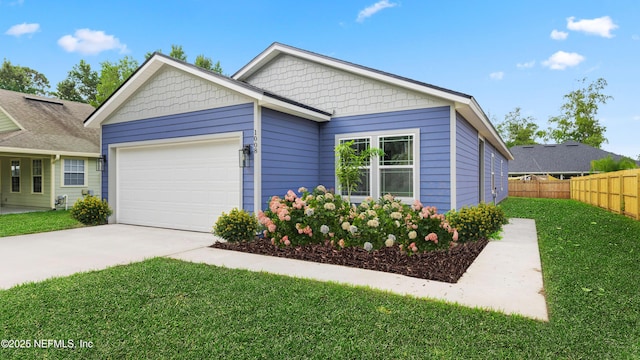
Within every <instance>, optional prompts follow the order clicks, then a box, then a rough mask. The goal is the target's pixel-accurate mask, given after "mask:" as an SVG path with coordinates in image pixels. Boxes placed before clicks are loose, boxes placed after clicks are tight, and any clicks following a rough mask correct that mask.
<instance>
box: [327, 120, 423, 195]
mask: <svg viewBox="0 0 640 360" xmlns="http://www.w3.org/2000/svg"><path fill="white" fill-rule="evenodd" d="M388 136H413V197H411V198H409V197H397V199H399V200H400V201H402V202H403V203H406V204H411V203H413V201H414V200H415V199H420V129H399V130H383V131H369V132H358V133H345V134H338V135H336V136H335V144H334V145H335V146H337V145H338V144H340V141H342V140H347V141H348V140H351V139H363V138H369V139H370V146H371V147H374V148H379V147H380V138H381V137H388ZM370 169H371V171H369V183H370V185H371V187H370V191H371V194H370V196H371V197H373V198H374V199H378V198H380V197H381V196H383V195H384V194H381V193H380V187H381V186H380V161H379V157H377V156H376V157H375V159H373V160H372V161H371V166H370ZM334 181H335V184H336V193H337V194H339V195H340V196H346V194H342V193H341V191H340V190H339V188H338V177H337V176H336V175H335V171H334ZM366 197H367V196H351V199H350V201H351V202H354V203H360V202H363V201H364V199H365V198H366Z"/></svg>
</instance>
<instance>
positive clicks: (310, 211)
mask: <svg viewBox="0 0 640 360" xmlns="http://www.w3.org/2000/svg"><path fill="white" fill-rule="evenodd" d="M313 213H314V210H313V208H308V209H307V210H305V211H304V214H305V215H307V216H313Z"/></svg>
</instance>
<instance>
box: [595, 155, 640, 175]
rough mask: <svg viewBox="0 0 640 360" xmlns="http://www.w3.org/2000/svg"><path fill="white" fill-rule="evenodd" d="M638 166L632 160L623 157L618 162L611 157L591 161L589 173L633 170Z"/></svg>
mask: <svg viewBox="0 0 640 360" xmlns="http://www.w3.org/2000/svg"><path fill="white" fill-rule="evenodd" d="M637 167H638V165H637V164H636V162H635V161H633V159H631V158H629V157H626V156H623V157H622V158H620V160H617V161H616V160H614V159H613V158H612V157H611V155H609V156H607V157H605V158H602V159H598V160H592V161H591V172H611V171H620V170H627V169H635V168H637Z"/></svg>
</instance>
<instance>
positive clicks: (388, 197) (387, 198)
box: [382, 194, 393, 201]
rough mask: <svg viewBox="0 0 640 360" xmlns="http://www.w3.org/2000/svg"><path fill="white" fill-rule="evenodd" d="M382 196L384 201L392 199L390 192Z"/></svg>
mask: <svg viewBox="0 0 640 360" xmlns="http://www.w3.org/2000/svg"><path fill="white" fill-rule="evenodd" d="M382 198H383V199H385V200H386V201H393V195H391V194H386V195H385V196H383V197H382Z"/></svg>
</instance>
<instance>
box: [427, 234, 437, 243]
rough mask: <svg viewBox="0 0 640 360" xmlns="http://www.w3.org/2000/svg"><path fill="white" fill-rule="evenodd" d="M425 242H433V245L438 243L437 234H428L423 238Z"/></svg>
mask: <svg viewBox="0 0 640 360" xmlns="http://www.w3.org/2000/svg"><path fill="white" fill-rule="evenodd" d="M424 240H425V241H433V242H434V243H436V244H437V243H438V234H436V233H429V235H427V236H425V237H424Z"/></svg>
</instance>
